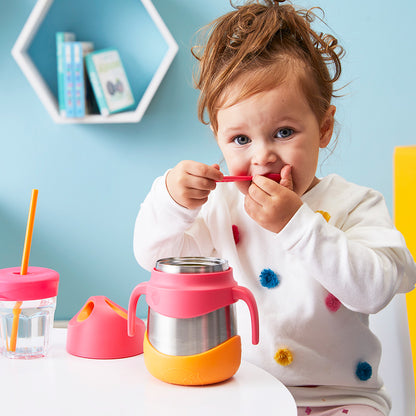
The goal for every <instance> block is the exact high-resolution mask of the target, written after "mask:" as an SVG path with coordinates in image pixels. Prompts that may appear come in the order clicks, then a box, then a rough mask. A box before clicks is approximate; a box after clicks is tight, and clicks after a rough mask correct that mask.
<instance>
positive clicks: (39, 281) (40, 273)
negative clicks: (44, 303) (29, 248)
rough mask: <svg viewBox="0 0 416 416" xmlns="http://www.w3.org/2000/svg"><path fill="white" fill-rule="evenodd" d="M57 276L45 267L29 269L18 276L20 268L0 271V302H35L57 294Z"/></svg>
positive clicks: (53, 271)
mask: <svg viewBox="0 0 416 416" xmlns="http://www.w3.org/2000/svg"><path fill="white" fill-rule="evenodd" d="M58 283H59V274H58V273H57V272H56V271H55V270H52V269H46V268H45V267H29V268H28V270H27V274H25V275H21V274H20V267H9V268H8V269H0V300H6V301H8V300H35V299H47V298H52V297H54V296H56V295H57V294H58Z"/></svg>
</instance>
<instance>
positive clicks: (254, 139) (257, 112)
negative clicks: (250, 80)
mask: <svg viewBox="0 0 416 416" xmlns="http://www.w3.org/2000/svg"><path fill="white" fill-rule="evenodd" d="M231 92H232V90H231ZM334 114H335V107H334V106H330V108H329V109H328V111H327V113H326V114H325V116H324V118H323V120H322V122H321V123H319V121H318V119H317V118H316V116H315V114H314V113H313V111H312V109H311V108H310V106H309V104H308V102H307V101H306V97H305V95H304V93H302V92H301V90H300V88H299V87H298V83H297V81H296V79H295V77H288V79H287V80H286V81H285V82H283V83H282V84H281V85H279V86H278V87H276V88H274V89H272V90H268V91H264V92H260V93H258V94H255V95H253V96H251V97H249V98H247V99H244V100H243V101H240V102H237V103H236V104H234V105H232V106H230V107H227V102H226V103H225V105H224V107H222V108H221V109H220V110H219V111H218V114H217V120H218V132H217V141H218V145H219V147H220V149H221V151H222V153H223V155H224V158H225V161H226V163H227V166H228V170H229V173H230V175H252V176H254V175H263V174H267V173H280V171H281V169H282V167H283V166H285V165H290V166H291V167H292V178H293V190H294V192H296V194H298V195H299V196H301V195H303V194H304V193H305V192H306V191H308V190H309V189H311V188H312V187H313V186H315V185H316V184H317V183H318V179H317V178H316V176H315V172H316V168H317V165H318V156H319V149H320V148H324V147H326V146H327V145H328V143H329V141H330V139H331V136H332V131H333V125H334ZM236 185H237V187H238V188H239V190H240V191H241V192H242V193H243V194H247V191H248V187H249V185H250V183H249V182H236Z"/></svg>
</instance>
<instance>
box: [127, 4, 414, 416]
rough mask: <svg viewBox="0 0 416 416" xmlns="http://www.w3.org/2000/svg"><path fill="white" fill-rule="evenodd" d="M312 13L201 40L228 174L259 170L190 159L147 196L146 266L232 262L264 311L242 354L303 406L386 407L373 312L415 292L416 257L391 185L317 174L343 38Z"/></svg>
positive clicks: (258, 14) (143, 222)
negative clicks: (394, 214) (255, 336)
mask: <svg viewBox="0 0 416 416" xmlns="http://www.w3.org/2000/svg"><path fill="white" fill-rule="evenodd" d="M312 17H313V15H312V14H311V12H307V11H301V10H296V9H295V8H294V7H293V6H292V5H290V4H284V2H277V1H271V0H270V1H263V2H261V3H260V2H250V3H247V4H245V5H242V6H238V7H236V8H235V10H233V11H232V12H230V13H228V14H226V15H225V16H222V17H220V18H219V19H217V20H216V21H214V22H213V23H212V25H211V26H210V31H209V38H208V40H207V42H206V44H205V46H204V47H203V48H200V49H199V50H198V51H195V49H194V54H195V55H196V57H197V58H198V60H199V62H200V66H199V74H198V79H197V87H198V88H199V89H200V90H201V94H200V101H199V116H200V119H201V120H202V121H204V115H205V113H206V114H207V116H208V118H209V124H210V125H211V128H212V130H213V133H214V135H215V137H216V140H217V143H218V146H219V147H220V149H221V151H222V153H223V155H224V159H225V162H226V164H227V167H228V170H229V172H230V174H232V175H251V176H253V179H252V181H251V182H248V181H247V182H237V183H235V184H233V183H231V184H230V183H221V184H218V183H217V181H220V180H221V179H222V178H223V173H222V172H221V171H220V168H219V166H218V165H216V164H214V165H212V166H208V165H205V164H203V163H198V162H195V161H182V162H180V163H179V164H178V165H177V166H175V167H174V168H173V169H171V170H169V171H168V172H167V173H166V174H165V175H164V176H163V177H160V178H158V179H156V181H155V182H154V184H153V186H152V189H151V191H150V193H149V195H148V196H147V198H146V200H145V201H144V203H143V204H142V206H141V209H140V212H139V214H138V217H137V221H136V228H135V237H134V250H135V256H136V258H137V260H138V262H139V263H140V264H141V265H142V266H143V267H144V268H145V269H148V270H151V269H152V268H153V267H154V265H155V262H156V260H158V259H160V258H163V257H170V256H214V257H221V258H225V259H227V260H228V262H229V264H230V265H231V266H232V267H233V269H234V276H235V278H236V279H237V280H238V282H239V283H240V284H241V285H243V286H246V287H248V288H249V289H250V290H251V291H252V292H253V294H254V296H255V298H256V300H257V304H258V307H259V314H260V343H259V345H258V346H253V345H251V344H250V336H249V334H250V324H249V322H250V319H248V316H247V314H248V311H247V310H246V309H245V308H244V307H243V308H242V309H241V310H239V311H238V314H237V315H238V318H239V319H240V321H239V332H240V333H241V334H242V340H243V358H244V359H246V360H248V361H251V362H252V363H254V364H256V365H258V366H260V367H262V368H264V369H265V370H267V371H268V372H270V373H271V374H273V375H274V376H276V377H277V378H278V379H279V380H281V381H282V382H283V383H284V384H285V385H286V386H287V387H288V388H289V389H290V391H291V393H292V394H293V396H294V397H295V400H296V402H297V405H298V412H299V415H305V414H306V415H342V416H344V415H345V414H348V415H350V416H351V415H353V416H354V415H382V414H384V415H387V414H388V413H389V409H390V402H389V399H388V396H387V394H386V393H385V391H384V389H383V383H382V381H381V380H380V377H379V375H378V365H379V360H380V355H381V346H380V343H379V341H378V339H377V338H376V337H375V336H374V334H373V333H372V332H371V331H370V330H369V325H368V320H369V314H372V313H376V312H378V311H379V310H381V309H382V308H384V307H385V306H386V305H387V304H388V303H389V302H390V300H391V299H392V298H393V296H394V295H395V294H396V293H398V292H406V291H409V290H411V289H412V288H413V287H414V284H415V281H416V267H415V264H414V262H413V259H412V257H411V255H410V253H409V251H408V250H407V248H406V245H405V241H404V239H403V237H402V235H401V234H400V233H399V232H398V231H397V230H396V229H395V227H394V225H393V223H392V221H391V219H390V216H389V213H388V210H387V208H386V205H385V202H384V199H383V197H382V196H381V195H380V193H378V192H376V191H374V190H372V189H368V188H364V187H362V186H358V185H355V184H352V183H349V182H347V181H346V180H344V179H343V178H341V177H339V176H337V175H335V174H332V175H329V176H327V177H324V178H322V179H318V178H317V177H316V176H315V173H316V169H317V164H318V155H319V150H320V149H323V148H325V147H327V146H328V144H329V142H330V140H331V137H332V133H333V127H334V115H335V107H334V106H333V105H332V104H331V99H332V96H333V85H334V82H335V81H336V80H337V79H338V78H339V76H340V73H341V65H340V56H341V55H342V48H340V47H339V46H338V45H337V41H336V39H335V38H334V37H332V36H330V35H323V34H317V33H316V32H315V31H314V30H313V29H312V28H311V22H312V20H313V19H312ZM269 173H279V174H280V175H281V180H280V183H278V182H275V181H274V180H272V179H270V178H267V177H265V176H264V175H266V174H269ZM258 400H261V397H259V398H258ZM278 405H279V404H278V403H276V407H278Z"/></svg>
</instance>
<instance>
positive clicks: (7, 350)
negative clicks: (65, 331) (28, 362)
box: [0, 296, 56, 359]
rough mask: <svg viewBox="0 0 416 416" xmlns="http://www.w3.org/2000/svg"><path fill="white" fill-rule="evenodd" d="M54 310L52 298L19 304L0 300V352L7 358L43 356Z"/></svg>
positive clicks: (45, 352)
mask: <svg viewBox="0 0 416 416" xmlns="http://www.w3.org/2000/svg"><path fill="white" fill-rule="evenodd" d="M55 308H56V296H54V297H52V298H47V299H38V300H27V301H21V302H18V301H0V321H1V323H0V329H1V347H0V348H1V353H2V354H3V355H4V356H5V357H8V358H25V359H30V358H38V357H45V356H46V354H47V352H48V350H49V339H50V333H51V331H52V327H53V318H54V314H55ZM16 315H18V318H15V316H16ZM16 324H17V336H14V335H13V325H14V326H16ZM14 337H15V340H16V345H15V346H14V341H13V338H14Z"/></svg>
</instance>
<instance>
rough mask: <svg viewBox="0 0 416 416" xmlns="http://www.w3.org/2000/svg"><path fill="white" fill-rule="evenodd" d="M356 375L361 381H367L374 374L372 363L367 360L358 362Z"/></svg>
mask: <svg viewBox="0 0 416 416" xmlns="http://www.w3.org/2000/svg"><path fill="white" fill-rule="evenodd" d="M355 375H356V376H357V377H358V378H359V379H360V380H361V381H367V380H368V379H370V378H371V376H372V375H373V369H372V367H371V365H370V364H368V363H367V362H366V361H361V362H359V363H358V364H357V369H356V370H355Z"/></svg>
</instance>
